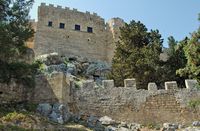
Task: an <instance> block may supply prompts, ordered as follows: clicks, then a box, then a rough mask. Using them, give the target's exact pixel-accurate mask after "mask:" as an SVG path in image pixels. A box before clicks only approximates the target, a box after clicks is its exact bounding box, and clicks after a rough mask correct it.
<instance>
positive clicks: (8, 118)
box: [2, 112, 26, 122]
mask: <svg viewBox="0 0 200 131" xmlns="http://www.w3.org/2000/svg"><path fill="white" fill-rule="evenodd" d="M25 119H26V115H24V114H22V113H17V112H12V113H8V114H7V115H6V116H4V117H2V120H3V121H7V122H9V121H17V120H19V121H21V120H22V121H24V120H25Z"/></svg>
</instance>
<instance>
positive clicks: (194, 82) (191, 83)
mask: <svg viewBox="0 0 200 131" xmlns="http://www.w3.org/2000/svg"><path fill="white" fill-rule="evenodd" d="M197 84H198V82H197V80H189V79H187V80H185V86H186V88H187V89H194V88H195V87H196V85H197Z"/></svg>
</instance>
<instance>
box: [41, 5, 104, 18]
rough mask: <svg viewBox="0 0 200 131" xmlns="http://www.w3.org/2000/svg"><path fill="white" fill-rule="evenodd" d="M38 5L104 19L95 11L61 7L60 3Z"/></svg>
mask: <svg viewBox="0 0 200 131" xmlns="http://www.w3.org/2000/svg"><path fill="white" fill-rule="evenodd" d="M40 7H49V8H53V9H57V10H62V11H70V12H71V13H84V14H86V15H89V16H90V17H96V18H99V19H101V20H104V19H103V18H102V17H100V16H99V15H98V14H97V13H94V12H93V13H92V12H89V11H86V12H82V11H79V10H78V9H76V8H69V7H63V6H60V5H53V4H46V3H41V5H40Z"/></svg>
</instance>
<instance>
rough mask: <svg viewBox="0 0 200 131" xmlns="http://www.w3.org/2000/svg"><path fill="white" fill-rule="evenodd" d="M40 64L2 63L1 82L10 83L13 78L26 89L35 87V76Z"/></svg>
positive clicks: (0, 67)
mask: <svg viewBox="0 0 200 131" xmlns="http://www.w3.org/2000/svg"><path fill="white" fill-rule="evenodd" d="M38 68H39V63H33V64H27V63H22V62H14V63H6V62H2V61H0V69H1V70H0V82H1V83H9V82H10V80H11V79H12V78H14V79H16V80H17V81H18V82H19V83H22V84H24V85H26V86H25V87H34V86H35V74H36V73H37V69H38Z"/></svg>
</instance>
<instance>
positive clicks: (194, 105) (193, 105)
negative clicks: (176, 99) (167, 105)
mask: <svg viewBox="0 0 200 131" xmlns="http://www.w3.org/2000/svg"><path fill="white" fill-rule="evenodd" d="M198 106H200V100H191V101H190V102H189V107H191V108H197V107H198Z"/></svg>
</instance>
